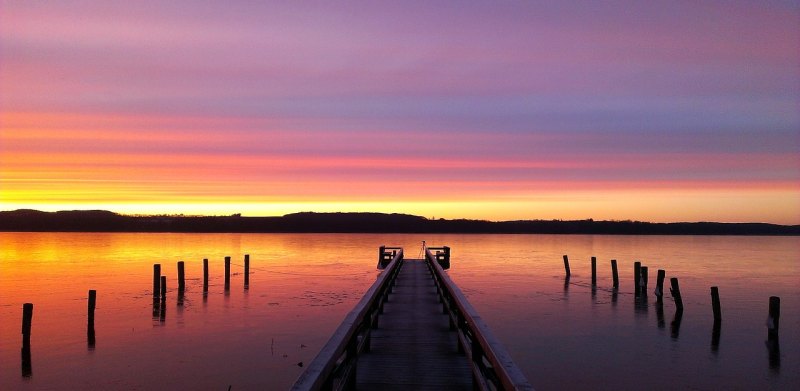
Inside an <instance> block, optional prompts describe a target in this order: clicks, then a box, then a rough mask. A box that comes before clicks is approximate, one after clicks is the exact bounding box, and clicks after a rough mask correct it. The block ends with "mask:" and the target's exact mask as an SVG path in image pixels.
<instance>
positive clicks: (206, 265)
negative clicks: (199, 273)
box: [203, 258, 208, 295]
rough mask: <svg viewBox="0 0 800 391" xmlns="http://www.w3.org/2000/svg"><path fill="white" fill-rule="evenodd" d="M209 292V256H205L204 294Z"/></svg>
mask: <svg viewBox="0 0 800 391" xmlns="http://www.w3.org/2000/svg"><path fill="white" fill-rule="evenodd" d="M207 294H208V258H203V295H207Z"/></svg>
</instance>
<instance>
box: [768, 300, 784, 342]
mask: <svg viewBox="0 0 800 391" xmlns="http://www.w3.org/2000/svg"><path fill="white" fill-rule="evenodd" d="M780 320H781V298H780V297H778V296H770V298H769V316H768V317H767V331H768V336H769V339H778V329H779V327H778V326H780Z"/></svg>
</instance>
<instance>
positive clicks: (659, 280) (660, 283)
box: [655, 269, 667, 304]
mask: <svg viewBox="0 0 800 391" xmlns="http://www.w3.org/2000/svg"><path fill="white" fill-rule="evenodd" d="M666 276H667V272H666V271H664V270H663V269H658V275H657V277H656V290H655V294H656V303H658V304H661V303H663V302H664V278H665V277H666Z"/></svg>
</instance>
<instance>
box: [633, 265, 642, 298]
mask: <svg viewBox="0 0 800 391" xmlns="http://www.w3.org/2000/svg"><path fill="white" fill-rule="evenodd" d="M641 272H642V263H641V262H638V261H637V262H634V263H633V295H634V296H636V297H639V291H640V289H641V283H642V280H641V278H640V275H641Z"/></svg>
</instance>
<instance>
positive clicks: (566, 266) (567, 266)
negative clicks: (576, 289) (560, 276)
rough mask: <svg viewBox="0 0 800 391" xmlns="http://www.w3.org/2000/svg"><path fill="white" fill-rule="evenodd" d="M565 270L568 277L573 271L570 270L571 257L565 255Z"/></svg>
mask: <svg viewBox="0 0 800 391" xmlns="http://www.w3.org/2000/svg"><path fill="white" fill-rule="evenodd" d="M564 270H565V271H566V272H567V278H569V277H570V275H571V273H570V272H569V257H567V256H566V255H564Z"/></svg>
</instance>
